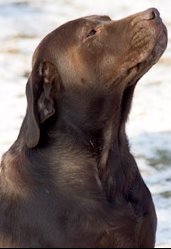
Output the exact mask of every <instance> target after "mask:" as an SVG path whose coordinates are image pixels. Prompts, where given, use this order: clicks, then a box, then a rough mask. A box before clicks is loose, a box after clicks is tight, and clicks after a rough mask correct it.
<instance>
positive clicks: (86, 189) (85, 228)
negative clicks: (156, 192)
mask: <svg viewBox="0 0 171 249" xmlns="http://www.w3.org/2000/svg"><path fill="white" fill-rule="evenodd" d="M166 45H167V30H166V28H165V26H164V24H163V23H162V20H161V18H160V14H159V12H158V11H157V10H156V9H149V10H147V11H145V12H142V13H139V14H136V15H133V16H130V17H128V18H125V19H123V20H120V21H112V20H111V19H110V18H109V17H107V16H90V17H85V18H81V19H78V20H75V21H72V22H69V23H67V24H65V25H63V26H61V27H60V28H58V29H56V30H55V31H54V32H52V33H51V34H49V35H48V36H47V37H46V38H45V39H44V40H43V41H42V42H41V43H40V45H39V46H38V48H37V50H36V51H35V54H34V57H33V70H32V73H31V75H30V78H29V80H28V84H27V100H28V108H27V113H26V117H25V119H24V122H23V125H22V128H21V131H20V134H19V137H18V139H17V141H16V142H15V143H14V145H13V146H12V147H11V149H10V150H9V151H8V152H7V153H6V154H5V155H4V156H3V158H2V163H1V174H0V247H5V248H8V247H11V248H20V247H21V248H146V247H147V248H152V247H154V245H155V233H156V223H157V221H156V213H155V209H154V205H153V201H152V197H151V194H150V192H149V190H148V189H147V187H146V185H145V183H144V181H143V180H142V177H141V175H140V172H139V170H138V167H137V164H136V162H135V160H134V158H133V156H132V155H131V153H130V149H129V144H128V139H127V136H126V133H125V123H126V121H127V118H128V115H129V111H130V108H131V102H132V98H133V93H134V89H135V86H136V84H137V82H138V80H139V79H140V78H141V77H142V76H143V75H144V74H145V73H146V72H147V71H148V70H149V69H150V68H151V67H152V66H153V65H154V64H155V63H156V62H157V61H158V60H159V58H160V57H161V55H162V54H163V52H164V50H165V48H166Z"/></svg>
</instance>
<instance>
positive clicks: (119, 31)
mask: <svg viewBox="0 0 171 249" xmlns="http://www.w3.org/2000/svg"><path fill="white" fill-rule="evenodd" d="M166 46H167V30H166V28H165V26H164V24H163V23H162V20H161V18H160V14H159V12H158V11H157V10H156V9H149V10H147V11H145V12H142V13H139V14H136V15H133V16H130V17H128V18H125V19H122V20H119V21H112V20H111V19H110V18H109V17H107V16H90V17H85V18H81V19H78V20H75V21H72V22H69V23H67V24H65V25H63V26H61V27H59V28H58V29H56V30H55V31H54V32H52V33H50V34H49V35H48V36H47V37H46V38H45V39H44V40H43V41H42V42H41V43H40V45H39V46H38V48H37V50H36V51H35V54H34V57H33V70H32V73H31V76H30V78H29V81H28V85H27V98H28V110H27V117H26V120H27V121H26V122H27V127H26V143H27V146H28V147H29V148H34V147H36V146H37V144H38V143H39V139H40V124H43V123H45V122H46V120H47V119H49V118H50V117H52V116H54V115H55V113H56V112H57V108H58V106H57V104H58V102H59V101H60V98H61V96H62V92H63V91H66V92H67V91H68V89H72V88H73V89H76V88H77V87H78V88H82V89H87V88H90V87H92V86H96V87H94V88H93V89H98V91H99V89H101V90H102V91H104V89H105V91H106V89H108V90H109V91H110V93H111V92H115V91H119V90H118V89H120V90H121V91H124V89H126V88H127V87H128V86H130V85H135V84H136V82H137V81H138V79H140V78H141V77H142V76H143V75H144V73H145V72H147V71H148V70H149V69H150V68H151V67H152V66H153V65H154V64H155V63H156V62H157V61H158V60H159V58H160V57H161V55H162V54H163V52H164V50H165V49H166ZM92 94H93V93H92Z"/></svg>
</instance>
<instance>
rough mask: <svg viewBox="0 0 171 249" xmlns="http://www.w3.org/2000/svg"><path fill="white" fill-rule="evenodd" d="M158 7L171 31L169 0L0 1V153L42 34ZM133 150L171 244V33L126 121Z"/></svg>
mask: <svg viewBox="0 0 171 249" xmlns="http://www.w3.org/2000/svg"><path fill="white" fill-rule="evenodd" d="M150 7H157V8H158V9H159V11H160V12H161V16H162V18H163V20H164V22H165V23H166V25H167V27H168V30H169V31H171V14H170V11H171V0H162V1H161V0H140V1H137V0H129V1H128V0H119V1H116V0H86V1H83V0H0V157H1V155H2V154H3V153H4V152H5V151H6V150H7V149H8V148H9V146H10V145H11V144H12V143H13V142H14V140H15V139H16V137H17V135H18V132H19V128H20V126H21V122H22V119H23V117H24V114H25V111H26V98H25V86H26V82H27V79H28V75H29V73H30V71H31V58H32V54H33V52H34V50H35V48H36V46H37V45H38V44H39V42H40V41H41V39H42V38H43V37H44V36H45V35H46V34H47V33H49V32H50V31H52V30H53V29H55V28H56V27H57V26H59V25H61V24H63V23H64V22H66V21H69V20H71V19H74V18H78V17H81V16H86V15H91V14H107V15H110V16H111V17H112V18H113V19H119V18H122V17H125V16H127V15H130V14H133V13H136V12H138V11H143V10H145V9H147V8H150ZM127 130H128V135H129V138H130V142H131V150H132V153H133V154H134V155H135V156H136V159H137V161H138V164H139V167H140V170H141V172H142V174H143V176H144V179H145V181H146V183H147V184H148V186H149V187H150V190H151V191H152V193H153V196H154V201H155V204H156V208H157V214H158V219H159V226H158V234H157V247H161V248H166V247H167V248H170V247H171V215H170V214H171V35H170V32H169V45H168V49H167V51H166V53H165V55H164V56H163V57H162V59H161V60H160V62H159V63H158V64H157V65H156V66H155V67H154V68H153V69H152V70H151V71H150V72H149V73H148V74H147V75H146V76H145V77H144V78H143V79H142V80H141V81H140V82H139V85H138V87H137V89H136V93H135V98H134V105H133V109H132V113H131V115H130V120H129V122H128V126H127Z"/></svg>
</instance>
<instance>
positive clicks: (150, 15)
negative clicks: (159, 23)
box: [143, 8, 160, 20]
mask: <svg viewBox="0 0 171 249" xmlns="http://www.w3.org/2000/svg"><path fill="white" fill-rule="evenodd" d="M143 18H144V20H155V19H158V18H160V13H159V11H158V10H157V9H155V8H153V9H148V10H147V11H145V12H144V15H143Z"/></svg>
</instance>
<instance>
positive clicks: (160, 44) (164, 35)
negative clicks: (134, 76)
mask: <svg viewBox="0 0 171 249" xmlns="http://www.w3.org/2000/svg"><path fill="white" fill-rule="evenodd" d="M167 43H168V32H167V28H166V26H165V25H164V24H163V23H161V26H160V29H159V32H158V35H157V38H156V42H155V43H154V46H153V48H152V50H151V52H150V53H149V54H148V55H147V56H146V57H145V58H144V59H143V60H142V61H140V62H137V63H136V64H135V65H134V66H132V67H131V68H130V69H129V70H131V69H134V68H137V71H138V72H139V71H140V69H141V68H142V65H144V64H146V63H147V62H148V60H149V58H150V56H151V55H153V59H152V61H151V65H153V64H155V63H157V61H158V60H159V59H160V57H161V56H162V54H163V53H164V51H165V50H166V48H167Z"/></svg>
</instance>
